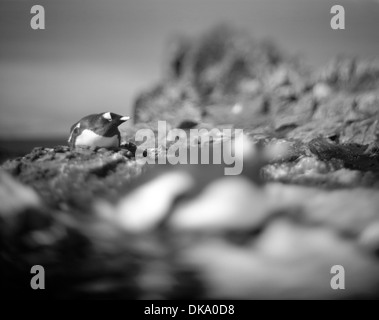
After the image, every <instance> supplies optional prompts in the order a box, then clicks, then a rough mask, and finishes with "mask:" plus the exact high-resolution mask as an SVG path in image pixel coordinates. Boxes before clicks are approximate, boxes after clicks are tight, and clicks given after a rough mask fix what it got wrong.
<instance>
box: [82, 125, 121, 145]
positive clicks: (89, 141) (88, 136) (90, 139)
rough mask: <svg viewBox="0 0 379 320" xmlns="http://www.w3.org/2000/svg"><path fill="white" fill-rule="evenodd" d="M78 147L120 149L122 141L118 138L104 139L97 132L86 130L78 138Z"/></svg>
mask: <svg viewBox="0 0 379 320" xmlns="http://www.w3.org/2000/svg"><path fill="white" fill-rule="evenodd" d="M75 145H76V146H92V147H104V148H109V147H119V145H120V141H119V139H118V136H117V135H115V136H113V137H103V136H100V135H98V134H96V133H95V132H93V131H91V130H88V129H84V130H83V131H82V133H81V134H80V135H78V136H77V137H76V141H75Z"/></svg>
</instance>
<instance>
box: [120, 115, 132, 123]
mask: <svg viewBox="0 0 379 320" xmlns="http://www.w3.org/2000/svg"><path fill="white" fill-rule="evenodd" d="M129 119H130V117H127V116H123V117H121V118H120V122H121V123H122V122H125V121H128V120H129Z"/></svg>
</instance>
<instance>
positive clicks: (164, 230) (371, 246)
mask: <svg viewBox="0 0 379 320" xmlns="http://www.w3.org/2000/svg"><path fill="white" fill-rule="evenodd" d="M169 54H170V56H169V59H168V63H167V68H166V74H165V75H164V77H163V79H162V81H161V82H160V83H158V84H156V85H155V86H154V87H153V88H152V89H151V90H149V91H147V92H145V93H142V94H141V95H140V97H139V98H138V99H137V100H136V104H135V121H136V123H135V125H134V126H133V127H129V128H128V129H127V130H125V132H123V133H122V135H123V140H124V141H125V143H124V144H123V145H122V147H121V148H118V149H104V148H100V149H91V148H76V149H72V150H71V149H69V147H67V146H57V147H55V148H36V149H34V150H33V151H32V152H31V153H30V154H28V155H25V156H24V157H20V158H17V159H13V160H10V161H7V162H5V163H4V164H3V165H2V167H1V171H0V203H1V204H0V250H1V251H0V252H1V254H0V279H1V281H0V284H1V291H2V292H7V294H8V297H19V296H25V297H32V298H33V297H34V298H35V297H41V298H46V297H48V298H133V299H147V298H159V299H167V298H209V299H215V298H216V299H217V298H221V299H224V298H232V299H235V298H241V299H253V298H258V299H262V298H274V299H285V298H295V299H296V298H300V299H304V298H328V299H351V298H378V297H379V197H378V195H379V193H378V187H379V144H378V134H379V126H378V122H379V63H376V62H367V61H360V60H356V59H347V58H345V59H341V58H340V59H336V60H335V61H333V62H332V63H330V65H328V66H326V67H325V68H322V69H321V70H311V69H309V68H307V67H306V65H304V64H303V63H302V62H299V61H298V60H296V59H294V58H292V57H288V56H286V55H285V54H283V53H282V52H280V50H279V49H278V48H277V47H276V46H275V45H273V44H271V43H268V42H260V41H255V40H252V39H251V38H250V37H249V36H248V35H246V34H245V33H243V32H239V31H235V30H233V29H230V28H228V27H226V26H219V27H217V28H214V29H213V30H210V31H209V32H208V33H206V34H204V35H202V36H200V37H198V38H195V39H188V38H180V39H178V41H177V42H176V44H175V46H173V48H172V50H171V51H170V53H169ZM158 120H166V121H168V123H169V126H170V128H184V129H187V130H188V129H191V128H206V129H211V128H219V129H223V128H241V129H244V134H243V136H242V137H239V138H238V139H237V138H236V144H237V145H240V147H241V148H243V150H244V153H243V155H242V154H239V155H237V156H239V157H242V158H241V161H243V164H244V170H243V172H242V174H241V175H238V176H225V175H224V165H223V164H221V165H177V166H171V165H147V164H143V162H142V161H141V160H140V159H138V158H137V159H136V157H135V151H136V147H137V145H138V142H136V141H135V139H134V134H135V132H136V131H137V130H138V129H141V128H151V129H153V130H156V129H157V121H158ZM205 140H206V139H205ZM205 140H204V141H205ZM224 141H225V137H223V136H220V137H219V139H216V140H214V141H210V142H204V143H203V142H202V139H200V140H199V142H198V145H196V146H191V147H192V148H193V147H196V148H200V149H201V148H203V147H210V148H211V149H215V148H218V147H220V145H222V143H223V142H224ZM240 141H243V143H242V144H241V143H240ZM183 145H184V144H183ZM168 146H169V145H168ZM166 151H167V149H166V148H164V147H163V142H162V141H152V146H151V148H147V149H146V153H145V155H146V156H147V157H150V158H153V159H154V158H156V157H157V158H159V157H165V156H166ZM35 264H39V265H42V266H44V267H45V270H46V283H47V286H48V290H45V291H44V292H43V294H38V295H37V294H36V292H35V291H33V290H31V289H30V288H29V283H30V278H31V276H30V268H31V266H33V265H35ZM334 265H341V266H343V267H344V268H345V273H346V274H345V276H346V283H345V286H346V289H345V290H332V289H331V286H330V281H331V279H332V277H333V274H331V268H332V266H334Z"/></svg>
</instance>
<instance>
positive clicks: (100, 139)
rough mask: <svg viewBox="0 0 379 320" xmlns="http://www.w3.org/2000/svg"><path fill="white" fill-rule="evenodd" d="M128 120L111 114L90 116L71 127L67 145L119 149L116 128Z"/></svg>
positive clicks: (118, 137)
mask: <svg viewBox="0 0 379 320" xmlns="http://www.w3.org/2000/svg"><path fill="white" fill-rule="evenodd" d="M129 119H130V118H129V117H126V116H121V115H118V114H115V113H112V112H102V113H98V114H90V115H88V116H86V117H84V118H82V119H80V120H79V121H78V122H76V123H74V124H73V125H72V126H71V130H70V136H69V138H68V144H69V146H70V147H75V146H79V145H80V146H89V147H119V146H120V131H119V130H118V126H119V125H121V124H122V123H124V122H125V121H127V120H129Z"/></svg>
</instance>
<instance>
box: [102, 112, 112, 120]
mask: <svg viewBox="0 0 379 320" xmlns="http://www.w3.org/2000/svg"><path fill="white" fill-rule="evenodd" d="M103 118H104V119H107V120H108V121H112V115H111V113H110V112H106V113H104V114H103Z"/></svg>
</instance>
